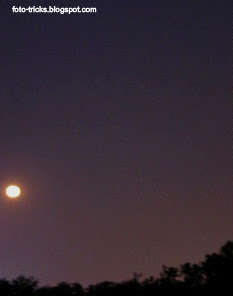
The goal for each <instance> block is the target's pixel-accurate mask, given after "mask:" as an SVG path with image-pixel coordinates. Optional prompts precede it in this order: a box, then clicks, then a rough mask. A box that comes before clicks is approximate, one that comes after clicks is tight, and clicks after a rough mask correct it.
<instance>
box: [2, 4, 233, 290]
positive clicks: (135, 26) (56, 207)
mask: <svg viewBox="0 0 233 296" xmlns="http://www.w3.org/2000/svg"><path fill="white" fill-rule="evenodd" d="M13 5H16V6H19V5H22V6H25V5H26V6H28V5H38V6H39V5H42V6H48V5H57V6H77V5H80V6H96V7H97V9H98V13H97V14H96V15H93V14H92V15H80V14H74V15H58V14H50V15H48V14H47V15H46V14H44V15H42V14H30V15H29V14H27V15H26V14H12V13H11V6H13ZM231 27H232V5H231V1H227V0H226V1H217V0H216V1H215V0H205V1H203V0H189V1H187V0H182V1H181V0H176V1H173V0H170V1H169V0H145V1H139V0H117V1H116V0H106V1H105V0H104V1H103V0H98V1H97V0H96V1H94V0H93V1H91V0H85V1H84V0H83V1H81V0H80V1H79V0H76V1H72V0H63V1H59V0H57V1H55V0H47V1H45V0H27V1H25V0H21V1H16V0H12V1H6V0H3V1H1V3H0V40H1V42H0V44H1V46H0V69H1V72H0V187H1V199H0V255H1V259H0V277H7V278H12V277H15V276H17V275H19V274H24V275H27V276H28V275H32V276H35V277H36V278H38V279H39V280H40V282H41V284H55V283H57V282H58V281H63V280H64V281H69V282H73V281H77V282H80V283H81V284H83V285H84V286H86V285H89V284H93V283H96V282H100V281H104V280H113V281H121V280H125V279H128V278H131V276H132V274H133V272H142V273H143V274H144V275H145V276H148V275H154V276H157V275H158V273H159V271H160V270H161V265H162V264H166V265H169V266H171V265H179V264H182V263H184V262H185V261H191V262H197V261H199V260H202V258H203V256H204V254H205V253H207V252H213V251H217V250H218V249H219V247H220V246H221V245H222V244H223V243H225V241H226V240H228V239H232V234H233V231H232V210H233V203H232V194H233V188H232V150H231V149H232V101H231V84H232V69H231V68H232V52H231V48H232V46H231ZM12 182H15V183H17V184H20V186H21V188H22V191H23V194H22V197H21V199H19V200H17V201H9V200H7V199H6V198H5V196H4V190H5V187H6V185H7V184H9V183H12Z"/></svg>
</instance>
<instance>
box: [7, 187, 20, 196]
mask: <svg viewBox="0 0 233 296" xmlns="http://www.w3.org/2000/svg"><path fill="white" fill-rule="evenodd" d="M6 195H7V196H8V197H9V198H16V197H18V196H19V195H20V188H19V187H18V186H16V185H10V186H8V187H7V189H6Z"/></svg>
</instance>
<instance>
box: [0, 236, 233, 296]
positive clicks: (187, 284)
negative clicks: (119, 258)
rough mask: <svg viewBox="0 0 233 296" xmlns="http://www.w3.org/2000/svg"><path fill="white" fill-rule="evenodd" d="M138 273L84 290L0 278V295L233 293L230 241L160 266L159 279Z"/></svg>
mask: <svg viewBox="0 0 233 296" xmlns="http://www.w3.org/2000/svg"><path fill="white" fill-rule="evenodd" d="M141 277H142V275H141V274H138V273H134V274H133V278H132V279H130V280H127V281H123V282H121V283H114V282H109V281H104V282H102V283H98V284H96V285H90V286H89V287H87V288H86V289H83V287H82V286H81V285H80V284H79V283H73V284H69V283H66V282H60V283H58V284H57V285H56V286H52V287H48V286H45V287H38V281H37V280H35V279H34V278H33V277H25V276H23V275H21V276H19V277H17V278H16V279H13V280H12V281H8V280H7V279H5V278H3V279H0V296H119V295H134V296H154V295H158V296H160V295H165V294H167V292H170V293H174V292H175V293H179V294H180V295H200V294H203V293H205V294H211V293H214V292H218V293H219V294H220V295H225V294H224V291H226V290H227V291H228V294H229V292H232V291H233V241H228V242H226V243H225V244H224V245H223V246H222V247H221V249H220V251H219V252H218V253H212V254H207V255H206V256H205V257H204V260H203V261H202V262H200V263H197V264H191V263H189V262H187V263H184V264H182V265H180V267H167V266H165V265H164V266H162V271H161V273H160V276H159V277H158V278H157V279H156V278H154V277H152V276H150V277H149V278H146V279H144V280H143V281H140V278H141Z"/></svg>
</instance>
